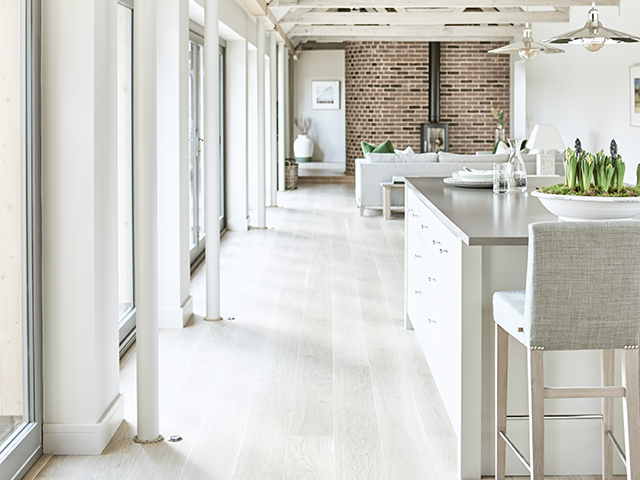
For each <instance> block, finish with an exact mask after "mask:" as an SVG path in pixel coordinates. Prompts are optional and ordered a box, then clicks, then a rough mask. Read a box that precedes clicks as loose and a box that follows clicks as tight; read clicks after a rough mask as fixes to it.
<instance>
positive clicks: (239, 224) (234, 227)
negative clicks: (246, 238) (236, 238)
mask: <svg viewBox="0 0 640 480" xmlns="http://www.w3.org/2000/svg"><path fill="white" fill-rule="evenodd" d="M227 228H228V229H229V230H231V231H235V232H244V231H246V230H249V217H245V218H227Z"/></svg>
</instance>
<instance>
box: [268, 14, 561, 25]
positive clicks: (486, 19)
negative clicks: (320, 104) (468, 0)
mask: <svg viewBox="0 0 640 480" xmlns="http://www.w3.org/2000/svg"><path fill="white" fill-rule="evenodd" d="M525 15H526V14H525V12H523V11H520V12H467V13H464V12H463V13H449V12H445V13H442V12H437V11H435V12H429V11H420V10H418V11H416V10H409V11H408V12H407V13H405V12H404V11H403V12H398V13H388V12H386V11H385V12H382V13H375V12H366V13H365V12H345V13H342V12H331V13H329V12H304V13H303V12H298V11H297V10H296V11H294V12H288V13H287V14H285V16H284V17H282V18H281V19H280V23H295V24H298V25H302V24H304V25H335V24H337V25H372V24H392V25H486V24H491V23H493V24H509V23H515V24H519V25H524V23H525ZM568 21H569V11H568V10H564V11H560V12H529V23H543V22H544V23H550V22H568Z"/></svg>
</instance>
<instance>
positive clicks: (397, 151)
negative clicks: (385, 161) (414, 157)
mask: <svg viewBox="0 0 640 480" xmlns="http://www.w3.org/2000/svg"><path fill="white" fill-rule="evenodd" d="M395 152H396V153H397V154H398V155H400V154H401V153H416V152H414V151H413V148H411V147H407V148H405V149H404V150H398V149H397V148H396V149H395Z"/></svg>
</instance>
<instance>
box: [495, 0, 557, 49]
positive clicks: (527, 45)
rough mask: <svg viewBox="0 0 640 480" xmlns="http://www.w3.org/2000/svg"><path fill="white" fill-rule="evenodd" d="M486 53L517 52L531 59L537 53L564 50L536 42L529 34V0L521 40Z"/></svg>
mask: <svg viewBox="0 0 640 480" xmlns="http://www.w3.org/2000/svg"><path fill="white" fill-rule="evenodd" d="M487 53H517V54H518V55H520V57H521V58H522V59H524V60H531V59H532V58H533V57H535V56H536V54H538V53H564V50H560V49H559V48H555V47H550V46H549V45H546V44H544V43H540V42H536V41H534V40H533V37H532V35H531V28H530V27H529V0H527V2H526V7H525V26H524V30H523V31H522V40H521V41H519V42H516V43H511V44H509V45H505V46H504V47H500V48H495V49H493V50H489V52H487Z"/></svg>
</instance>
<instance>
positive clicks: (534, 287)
mask: <svg viewBox="0 0 640 480" xmlns="http://www.w3.org/2000/svg"><path fill="white" fill-rule="evenodd" d="M493 316H494V320H495V322H496V477H495V478H496V480H503V479H504V478H505V455H506V447H507V446H509V447H510V448H511V449H512V450H513V452H514V453H515V455H516V456H517V457H518V459H519V460H520V461H521V462H522V463H523V464H524V465H525V466H526V467H527V468H528V469H529V472H530V473H531V478H532V479H533V480H542V479H543V478H544V419H545V415H544V400H545V399H547V398H602V399H603V401H602V405H603V411H602V413H601V414H600V415H596V417H598V418H602V423H603V435H604V439H603V445H604V454H603V478H604V479H605V480H610V479H611V478H612V476H613V450H614V448H615V450H616V451H617V452H618V454H620V457H621V458H622V460H623V462H624V463H625V466H626V469H627V479H628V480H640V451H639V449H640V422H639V416H640V412H639V408H638V404H639V398H638V397H639V384H638V382H639V377H640V374H639V370H638V369H639V368H640V366H639V362H638V357H639V350H638V343H639V335H640V222H637V221H606V222H576V223H573V222H541V223H533V224H531V225H529V250H528V264H527V278H526V290H525V291H511V292H496V293H495V294H494V296H493ZM509 335H511V336H512V337H514V338H515V339H517V340H518V341H520V342H521V343H522V344H524V345H525V346H526V347H527V351H528V370H529V439H530V442H529V443H530V457H529V458H530V462H527V461H526V459H525V458H524V456H523V455H522V453H520V451H519V450H518V448H517V447H516V446H515V445H514V444H513V443H512V442H511V440H509V437H508V436H507V419H508V418H507V364H508V348H509ZM616 349H622V350H623V352H622V383H623V385H622V386H621V387H617V386H613V383H614V382H613V377H614V353H615V350H616ZM549 350H602V380H603V382H602V386H601V387H574V388H545V386H544V374H543V354H544V352H545V351H549ZM614 397H623V414H624V436H625V444H626V458H625V454H624V452H623V451H622V448H621V447H620V446H619V444H618V442H617V441H616V439H615V437H614V435H613V398H614ZM572 417H573V416H572ZM575 417H576V418H580V415H576V416H575ZM589 417H591V418H592V417H593V415H589Z"/></svg>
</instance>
